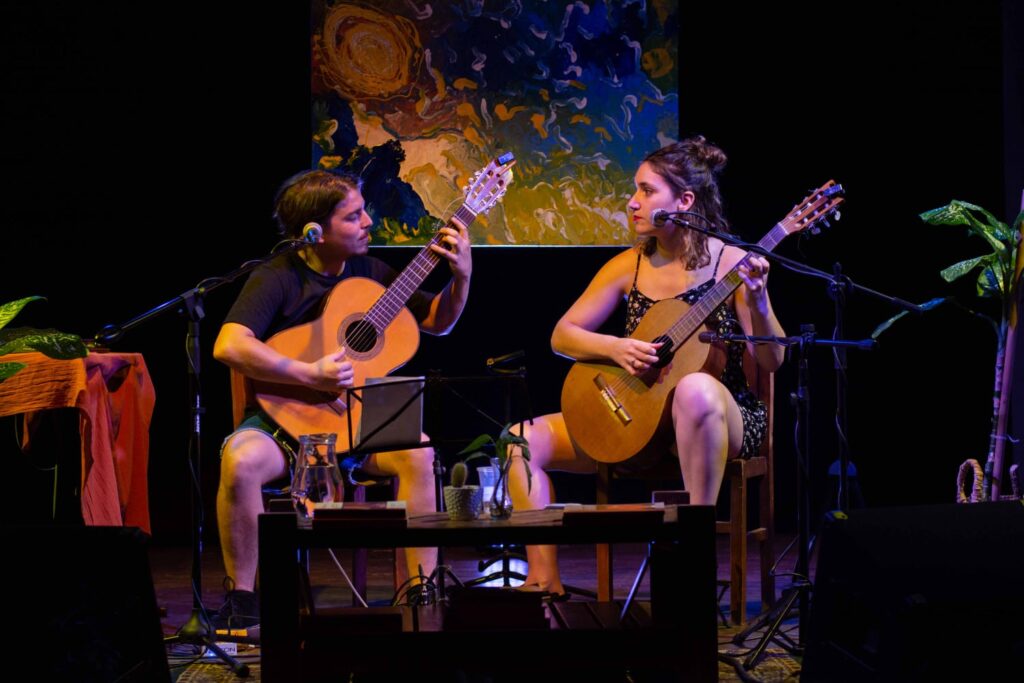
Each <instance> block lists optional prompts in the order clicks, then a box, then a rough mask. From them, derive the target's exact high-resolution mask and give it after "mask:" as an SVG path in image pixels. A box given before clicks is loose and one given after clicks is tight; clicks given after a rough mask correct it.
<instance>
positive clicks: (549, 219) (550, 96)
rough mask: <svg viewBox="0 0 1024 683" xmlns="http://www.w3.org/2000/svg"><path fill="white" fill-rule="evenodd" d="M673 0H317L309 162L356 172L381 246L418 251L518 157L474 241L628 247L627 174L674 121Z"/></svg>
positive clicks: (674, 127)
mask: <svg viewBox="0 0 1024 683" xmlns="http://www.w3.org/2000/svg"><path fill="white" fill-rule="evenodd" d="M677 39H678V10H677V3H676V2H673V1H671V0H648V1H644V0H635V1H629V0H623V1H620V2H596V1H594V2H565V1H564V0H563V1H561V2H556V1H551V2H544V1H542V0H503V1H499V2H494V1H490V0H488V1H484V0H462V1H461V2H433V3H432V2H425V1H421V0H394V1H392V0H376V1H375V2H373V3H372V4H370V3H361V2H330V1H325V0H313V6H312V25H311V55H312V96H313V102H312V113H313V165H314V167H319V168H324V169H339V170H345V171H349V172H353V173H356V174H358V175H360V176H361V177H362V179H363V182H364V186H363V189H364V196H365V197H366V200H367V206H368V210H369V211H370V213H371V214H372V215H373V217H374V220H375V225H376V229H375V232H374V237H373V243H374V244H389V245H406V244H422V243H424V242H425V241H426V240H427V239H428V238H429V236H430V234H432V232H433V230H434V229H435V228H436V226H437V224H438V223H439V221H441V220H444V219H447V218H448V217H449V216H451V214H452V213H454V211H455V210H456V209H458V208H459V206H460V205H461V203H462V201H461V200H462V197H463V194H462V193H463V189H462V188H464V187H465V186H466V185H467V183H468V181H469V178H470V177H471V175H472V174H473V173H474V172H476V171H478V170H479V169H481V168H483V167H484V166H485V165H486V164H487V162H488V161H490V160H491V159H493V158H495V157H497V156H499V155H501V154H503V153H506V152H512V153H513V154H514V155H515V158H516V160H517V163H516V166H515V168H514V175H515V178H514V180H513V182H512V184H511V186H510V187H509V189H508V193H507V195H506V196H505V198H504V200H503V201H502V202H501V203H500V204H499V205H498V206H496V207H494V208H493V209H491V211H490V212H489V213H488V214H487V215H486V216H484V215H481V216H480V217H478V219H477V220H476V221H475V222H474V223H473V225H472V226H471V233H472V237H473V242H474V244H480V245H613V244H628V243H629V242H630V241H631V231H630V227H629V224H628V222H627V215H626V202H627V201H628V198H629V196H630V195H631V194H632V192H633V172H634V171H635V169H636V167H637V165H638V164H639V162H640V160H641V159H642V158H643V157H644V156H645V155H646V154H647V153H648V152H650V151H652V150H654V149H656V148H658V147H661V146H662V145H664V144H667V143H669V142H671V141H673V140H675V139H676V138H677V136H678V130H679V99H678V65H677V57H676V55H677Z"/></svg>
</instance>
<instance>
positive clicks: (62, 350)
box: [0, 296, 89, 382]
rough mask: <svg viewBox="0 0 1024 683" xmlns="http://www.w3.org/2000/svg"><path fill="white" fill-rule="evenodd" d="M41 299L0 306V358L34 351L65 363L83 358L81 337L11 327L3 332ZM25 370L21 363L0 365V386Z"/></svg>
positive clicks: (65, 333) (85, 350)
mask: <svg viewBox="0 0 1024 683" xmlns="http://www.w3.org/2000/svg"><path fill="white" fill-rule="evenodd" d="M42 298H43V297H41V296H29V297H25V298H24V299H18V300H17V301H11V302H8V303H6V304H2V305H0V356H5V355H7V354H9V353H24V352H26V351H38V352H40V353H42V354H44V355H46V356H49V357H50V358H58V359H61V360H67V359H70V358H84V357H85V356H86V354H88V352H89V350H88V349H87V348H86V347H85V343H84V342H83V341H82V339H81V337H79V336H78V335H76V334H69V333H67V332H58V331H57V330H53V329H43V330H39V329H35V328H31V327H14V328H10V329H3V328H5V327H6V326H7V323H9V322H11V320H13V319H14V318H15V316H17V315H18V313H20V312H21V309H23V308H25V306H26V305H28V304H29V303H30V302H32V301H38V300H40V299H42ZM24 368H25V364H24V363H19V362H14V361H6V362H5V361H0V382H3V381H4V380H6V379H7V378H8V377H13V376H14V375H16V374H17V373H19V372H21V371H22V370H23V369H24Z"/></svg>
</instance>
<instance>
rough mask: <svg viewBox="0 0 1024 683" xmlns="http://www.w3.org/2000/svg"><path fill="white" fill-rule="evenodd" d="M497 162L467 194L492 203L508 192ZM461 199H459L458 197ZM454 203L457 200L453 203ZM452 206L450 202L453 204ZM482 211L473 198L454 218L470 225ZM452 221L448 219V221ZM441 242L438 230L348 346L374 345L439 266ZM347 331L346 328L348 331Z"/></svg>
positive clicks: (484, 171) (367, 316) (378, 300)
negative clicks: (496, 170) (436, 249)
mask: <svg viewBox="0 0 1024 683" xmlns="http://www.w3.org/2000/svg"><path fill="white" fill-rule="evenodd" d="M493 167H494V162H491V163H490V164H488V166H487V167H486V168H485V169H484V170H483V172H482V173H481V175H480V176H479V177H480V178H481V179H483V180H484V182H482V183H478V184H477V185H476V186H473V187H471V188H470V189H469V190H468V191H467V196H469V197H472V196H477V197H479V196H481V195H487V196H489V197H491V198H492V203H491V205H492V206H493V202H494V201H497V199H499V198H500V197H501V195H502V194H503V192H504V188H505V187H507V184H506V183H505V182H499V181H504V179H505V175H504V173H500V174H495V173H494V168H493ZM456 201H457V200H456ZM452 203H454V201H453V202H452ZM449 206H450V205H449ZM488 208H490V207H489V206H484V207H481V210H486V209H488ZM478 213H479V212H474V211H473V209H471V208H470V207H469V200H467V201H466V202H465V203H463V205H462V206H461V207H460V208H459V209H458V210H457V211H456V212H455V214H454V215H453V217H455V218H458V219H459V220H460V221H461V222H463V223H464V224H466V225H469V224H471V223H472V222H473V220H474V219H475V218H476V216H477V214H478ZM448 223H450V219H449V221H447V222H446V223H445V224H446V225H447V224H448ZM440 243H441V233H440V232H435V233H434V235H433V236H432V237H431V239H430V241H429V242H428V243H427V244H426V246H424V248H423V249H422V250H421V251H420V252H419V253H418V254H417V255H416V256H415V257H414V258H413V260H412V261H411V262H410V263H409V265H408V266H406V268H405V269H404V270H403V271H402V272H401V274H399V276H398V277H397V278H395V280H394V282H392V284H391V286H390V287H388V288H387V289H386V290H385V291H384V293H383V294H382V295H381V296H380V298H378V299H377V301H376V302H374V304H373V305H372V306H371V307H370V309H369V310H368V311H367V313H366V315H365V316H364V317H363V318H362V319H361V320H360V321H359V322H360V323H366V324H362V325H359V323H357V325H358V329H357V331H356V333H355V335H354V336H353V337H352V338H351V339H346V342H347V346H348V347H349V348H351V347H355V348H357V349H359V348H362V347H363V346H364V345H365V346H372V343H373V342H375V339H376V337H378V336H379V335H380V334H381V333H382V332H383V331H384V329H386V328H387V326H388V325H390V324H391V322H392V321H393V320H394V318H395V316H396V315H398V313H399V311H401V309H402V308H403V307H404V306H405V302H407V301H408V300H409V297H411V296H412V293H413V292H414V291H415V290H416V288H417V287H418V286H419V284H421V283H422V282H423V280H425V279H426V277H427V275H429V274H430V272H431V271H432V270H433V269H434V268H435V267H436V266H437V264H438V262H439V261H440V260H441V257H440V256H438V255H437V254H436V253H434V252H433V251H432V250H431V249H430V246H431V245H432V244H438V245H440ZM346 331H347V330H343V331H342V334H344V333H345V332H346Z"/></svg>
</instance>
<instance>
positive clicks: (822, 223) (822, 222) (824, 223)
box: [818, 217, 832, 228]
mask: <svg viewBox="0 0 1024 683" xmlns="http://www.w3.org/2000/svg"><path fill="white" fill-rule="evenodd" d="M818 223H819V224H820V227H822V228H831V227H832V224H831V223H829V222H828V217H825V218H822V219H821V220H820V221H818Z"/></svg>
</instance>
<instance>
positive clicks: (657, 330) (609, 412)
mask: <svg viewBox="0 0 1024 683" xmlns="http://www.w3.org/2000/svg"><path fill="white" fill-rule="evenodd" d="M841 195H842V186H840V185H837V184H836V183H835V182H834V181H831V180H830V181H829V182H827V183H825V184H824V185H822V186H821V187H820V188H818V189H817V190H815V191H814V192H813V193H811V194H810V195H809V196H808V197H807V198H806V199H804V200H803V201H802V202H800V203H799V204H798V205H796V206H795V207H794V208H793V210H792V211H790V213H789V214H788V215H787V216H786V217H785V218H784V219H783V220H782V221H781V222H779V223H778V224H776V225H775V227H774V228H772V229H771V231H769V233H768V234H767V235H766V236H765V237H764V238H763V239H762V240H761V241H760V242H759V243H758V246H759V247H761V248H762V249H764V250H766V251H770V250H772V249H774V248H775V246H776V245H777V244H778V243H779V242H781V241H782V239H783V238H784V237H786V236H787V235H789V234H792V233H794V232H800V231H802V230H806V229H808V228H814V226H816V225H817V224H818V223H819V222H820V221H822V220H823V219H824V218H826V217H827V216H829V215H833V214H835V213H836V207H837V206H838V205H839V204H840V203H841V202H842V201H843V198H842V196H841ZM814 229H816V228H814ZM746 258H749V255H748V257H745V258H744V259H742V260H741V261H740V262H739V263H744V262H745V261H746ZM739 263H738V264H737V267H738V266H739ZM741 283H742V281H741V280H740V277H739V273H738V272H737V269H736V267H733V268H732V269H731V270H730V271H729V272H728V273H727V274H726V275H725V276H724V277H722V279H721V280H719V281H718V282H716V283H715V285H714V286H713V287H712V288H711V289H710V290H709V291H708V292H707V293H706V294H705V295H704V296H703V297H701V299H700V300H699V301H697V302H696V303H695V304H693V306H690V305H689V304H687V303H685V302H683V301H680V300H678V299H665V300H663V301H659V302H658V303H656V304H654V305H653V306H651V308H650V309H649V310H648V311H647V313H646V315H644V317H643V319H642V320H641V321H640V324H639V325H637V328H636V329H635V330H634V331H633V334H632V335H630V336H631V337H632V338H634V339H643V340H645V341H651V342H664V345H663V346H662V348H661V349H660V351H659V354H658V355H659V356H660V357H661V361H660V362H659V363H657V364H655V365H654V366H653V367H652V368H651V369H650V370H649V371H648V372H646V373H644V374H643V375H640V376H634V375H631V374H630V373H629V372H627V371H626V370H624V369H623V368H621V367H619V366H618V365H617V364H615V363H612V362H610V361H578V362H576V363H575V364H574V365H573V366H572V368H571V369H570V371H569V374H568V376H567V377H566V379H565V384H564V385H563V386H562V412H563V414H564V415H565V424H566V427H567V428H568V430H569V435H570V437H572V440H573V442H574V443H575V444H576V446H577V448H579V449H580V450H582V451H583V452H584V453H585V454H586V455H588V456H590V457H591V458H593V459H594V460H597V461H599V462H605V463H617V462H622V461H624V460H628V459H630V458H634V457H637V456H641V457H643V456H646V455H648V454H654V453H661V452H664V449H665V448H666V446H667V445H668V443H669V440H670V438H671V431H672V430H671V428H670V422H671V405H672V394H673V392H674V390H675V386H676V383H677V382H678V381H679V380H680V379H682V377H683V376H684V375H687V374H689V373H691V372H698V371H704V372H709V373H711V374H713V375H714V376H716V377H717V376H719V375H720V374H721V371H722V369H723V368H724V363H725V350H724V349H723V348H722V347H720V346H719V345H709V344H706V343H703V342H701V341H700V340H699V338H698V333H699V332H700V331H701V330H702V329H704V327H705V322H704V321H705V320H706V319H707V317H708V316H709V315H711V313H712V312H713V311H714V310H715V308H717V307H718V306H719V305H720V304H721V303H722V302H724V301H725V300H726V299H727V298H728V297H729V296H730V295H731V294H732V293H733V291H734V290H735V289H736V288H737V287H739V285H740V284H741Z"/></svg>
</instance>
